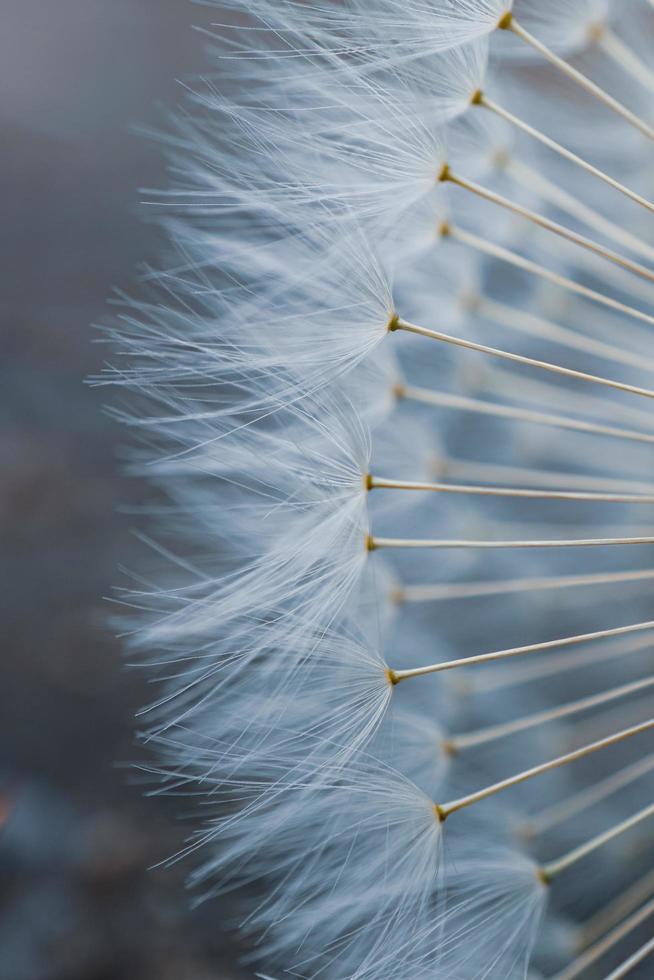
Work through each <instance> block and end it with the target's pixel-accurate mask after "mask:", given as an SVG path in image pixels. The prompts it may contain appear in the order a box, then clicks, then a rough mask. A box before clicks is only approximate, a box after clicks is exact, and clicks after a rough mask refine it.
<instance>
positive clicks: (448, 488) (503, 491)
mask: <svg viewBox="0 0 654 980" xmlns="http://www.w3.org/2000/svg"><path fill="white" fill-rule="evenodd" d="M366 483H367V487H368V489H369V490H375V489H379V490H416V491H428V492H432V493H456V494H470V495H472V496H481V497H521V498H522V497H524V498H527V499H529V500H585V501H602V502H604V503H614V504H616V503H617V504H654V496H645V494H642V493H635V494H634V493H589V492H586V491H568V490H526V489H523V488H520V487H515V488H514V487H481V486H474V485H472V484H467V483H420V482H413V481H410V480H392V479H388V478H387V477H380V476H368V477H367V481H366Z"/></svg>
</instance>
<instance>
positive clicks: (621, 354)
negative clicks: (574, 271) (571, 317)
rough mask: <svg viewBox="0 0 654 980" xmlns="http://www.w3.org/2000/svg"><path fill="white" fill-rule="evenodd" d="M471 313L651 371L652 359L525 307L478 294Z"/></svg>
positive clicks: (533, 334)
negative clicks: (554, 321) (544, 317)
mask: <svg viewBox="0 0 654 980" xmlns="http://www.w3.org/2000/svg"><path fill="white" fill-rule="evenodd" d="M473 309H474V312H475V313H479V314H480V315H481V316H482V317H484V319H485V320H491V321H492V322H493V323H495V324H497V325H498V326H500V327H509V328H510V329H512V330H517V331H519V332H520V333H526V334H528V335H529V336H531V337H539V338H544V339H545V340H551V341H552V342H553V343H556V344H560V345H561V346H564V347H569V348H571V349H573V350H580V351H584V353H588V354H593V355H594V356H596V357H601V358H603V359H604V360H606V361H611V362H612V363H617V364H624V365H626V366H627V367H632V368H637V370H639V371H643V370H649V371H654V362H653V361H650V360H648V358H646V357H642V355H641V354H640V353H637V352H636V351H630V350H625V349H624V348H620V347H616V346H615V345H614V344H607V343H605V342H604V341H602V340H596V339H595V338H594V337H587V336H586V334H582V333H578V332H577V331H576V330H571V329H570V328H569V327H562V326H561V325H560V324H558V323H552V322H551V321H549V320H544V319H543V318H542V317H539V316H536V314H534V313H529V312H527V311H526V310H517V309H516V308H515V307H513V306H509V304H508V303H500V302H498V301H497V300H492V299H488V298H487V297H485V296H480V297H479V298H478V299H477V300H476V302H475V303H474V304H473Z"/></svg>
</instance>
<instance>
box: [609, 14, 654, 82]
mask: <svg viewBox="0 0 654 980" xmlns="http://www.w3.org/2000/svg"><path fill="white" fill-rule="evenodd" d="M597 43H598V45H599V46H600V48H601V49H602V51H604V52H605V53H606V54H607V55H608V56H609V58H612V59H613V61H615V63H616V64H617V65H619V66H620V68H622V69H623V70H624V71H625V72H626V73H627V74H628V75H631V77H632V78H633V79H634V80H635V81H637V82H639V84H640V85H642V86H643V88H646V89H647V90H648V91H649V92H654V72H651V71H650V70H649V68H648V67H647V65H646V64H645V62H644V61H642V60H641V59H640V58H639V57H638V55H637V54H636V52H635V51H632V49H631V48H630V47H629V46H628V45H627V44H625V43H624V41H622V40H621V39H620V38H619V37H618V36H617V34H614V32H613V31H612V30H611V29H610V28H608V27H604V30H603V31H602V33H601V34H600V36H599V37H598V39H597Z"/></svg>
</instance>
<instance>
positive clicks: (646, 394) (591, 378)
mask: <svg viewBox="0 0 654 980" xmlns="http://www.w3.org/2000/svg"><path fill="white" fill-rule="evenodd" d="M391 330H393V331H397V330H404V331H405V332H406V333H414V334H418V335H419V336H421V337H427V338H429V339H430V340H438V341H440V342H442V343H444V344H452V345H453V346H455V347H463V348H464V349H465V350H474V351H477V352H478V353H480V354H489V355H490V356H491V357H497V358H499V359H500V360H503V361H513V362H515V363H517V364H525V365H527V366H528V367H534V368H539V369H540V370H541V371H549V372H550V373H552V374H562V375H564V376H565V377H566V378H576V379H577V380H579V381H588V382H590V383H592V384H597V385H602V386H603V387H605V388H615V389H616V390H617V391H626V392H629V393H630V394H632V395H639V396H641V397H643V398H654V391H653V390H652V389H651V388H640V387H638V385H630V384H626V383H625V382H623V381H614V380H613V379H611V378H603V377H600V376H599V375H596V374H587V373H586V372H585V371H575V370H574V369H573V368H567V367H563V366H562V365H560V364H552V363H551V362H550V361H539V360H536V359H535V358H533V357H525V356H524V355H522V354H513V353H511V352H510V351H505V350H500V349H499V348H497V347H487V346H486V344H477V343H475V342H474V341H473V340H462V339H461V338H460V337H452V336H451V335H450V334H447V333H442V332H441V331H440V330H430V329H428V328H427V327H420V326H418V325H417V324H415V323H410V322H409V321H408V320H402V319H401V318H400V317H398V318H397V319H396V320H394V321H393V325H392V327H391Z"/></svg>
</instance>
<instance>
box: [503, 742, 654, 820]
mask: <svg viewBox="0 0 654 980" xmlns="http://www.w3.org/2000/svg"><path fill="white" fill-rule="evenodd" d="M653 769H654V755H648V756H647V757H646V758H645V759H639V760H638V761H637V762H635V763H633V765H631V766H628V767H627V768H626V769H618V771H617V772H615V773H612V774H611V775H610V776H607V777H606V778H605V779H602V780H600V781H599V782H597V783H594V784H593V785H592V786H587V787H585V788H584V789H582V790H579V791H578V792H577V793H573V794H572V795H571V796H567V797H566V798H565V799H564V800H560V801H559V802H558V803H554V804H553V805H552V806H549V807H546V808H545V809H544V810H541V811H540V813H539V814H538V815H537V816H535V817H533V818H530V819H527V820H526V821H524V822H523V823H522V824H521V830H522V831H523V833H524V835H525V836H528V837H530V838H533V837H537V836H538V835H539V834H544V833H547V831H549V830H551V829H552V828H553V827H558V826H559V825H560V824H562V823H565V822H566V821H567V820H570V819H572V817H576V816H578V815H579V814H580V813H583V812H584V810H588V809H589V808H590V807H592V806H595V805H596V804H597V803H599V802H601V801H602V800H606V799H608V798H609V797H610V796H613V794H614V793H617V792H618V790H621V789H624V787H625V786H629V785H630V784H631V783H635V782H636V780H638V779H641V778H642V777H643V776H646V775H647V773H649V772H651V771H652V770H653Z"/></svg>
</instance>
